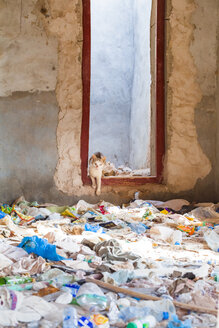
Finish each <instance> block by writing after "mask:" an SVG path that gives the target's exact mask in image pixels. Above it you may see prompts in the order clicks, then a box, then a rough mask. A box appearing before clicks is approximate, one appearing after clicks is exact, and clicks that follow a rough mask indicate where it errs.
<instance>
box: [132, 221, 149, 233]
mask: <svg viewBox="0 0 219 328" xmlns="http://www.w3.org/2000/svg"><path fill="white" fill-rule="evenodd" d="M128 226H129V228H131V229H132V231H133V232H135V233H137V234H138V235H140V234H142V233H144V232H145V231H146V230H147V229H148V227H147V226H146V225H145V224H143V223H141V222H139V223H128Z"/></svg>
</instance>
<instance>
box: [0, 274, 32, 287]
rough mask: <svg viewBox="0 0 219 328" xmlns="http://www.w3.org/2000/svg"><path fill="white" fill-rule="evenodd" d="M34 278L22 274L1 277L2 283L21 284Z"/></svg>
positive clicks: (0, 282)
mask: <svg viewBox="0 0 219 328" xmlns="http://www.w3.org/2000/svg"><path fill="white" fill-rule="evenodd" d="M32 281H33V278H31V277H20V276H8V277H1V278H0V285H6V284H7V285H19V284H25V283H28V282H32Z"/></svg>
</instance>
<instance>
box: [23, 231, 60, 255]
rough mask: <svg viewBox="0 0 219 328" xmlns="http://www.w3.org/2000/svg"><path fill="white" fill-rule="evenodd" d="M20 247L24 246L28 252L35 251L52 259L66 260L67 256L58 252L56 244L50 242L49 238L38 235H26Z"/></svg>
mask: <svg viewBox="0 0 219 328" xmlns="http://www.w3.org/2000/svg"><path fill="white" fill-rule="evenodd" d="M18 247H21V248H23V249H24V250H25V251H26V252H27V253H29V254H30V253H34V254H36V255H38V256H42V257H43V258H45V259H47V260H51V261H61V260H66V258H64V257H62V256H60V255H58V254H57V253H56V246H55V245H52V244H49V242H48V240H47V239H42V238H39V237H37V236H33V237H24V238H23V239H22V241H21V243H20V244H19V245H18Z"/></svg>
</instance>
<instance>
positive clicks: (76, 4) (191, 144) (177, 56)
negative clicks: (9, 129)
mask: <svg viewBox="0 0 219 328" xmlns="http://www.w3.org/2000/svg"><path fill="white" fill-rule="evenodd" d="M6 3H8V4H9V3H10V5H11V6H12V1H11V2H10V1H7V2H6V1H1V6H5V4H6ZM15 3H16V5H17V6H18V1H13V4H14V5H15ZM19 3H20V2H19ZM23 3H24V2H23ZM25 3H27V4H31V6H30V7H29V8H31V10H30V13H31V17H32V19H33V20H34V21H35V24H31V26H32V27H34V28H36V29H37V30H39V31H40V33H41V34H42V39H41V38H38V37H37V38H36V39H37V40H38V47H39V48H40V47H42V48H43V49H44V50H43V51H45V52H46V50H45V49H49V48H47V44H45V43H44V41H45V38H46V37H47V38H49V40H55V41H52V42H54V44H55V45H57V44H58V51H56V46H54V47H53V46H52V50H51V52H52V53H53V52H54V54H53V55H55V56H57V55H58V64H57V67H58V70H57V73H58V74H57V77H56V79H55V82H54V77H53V75H52V74H53V73H54V71H53V70H52V69H51V70H49V71H48V77H47V76H46V75H47V74H45V81H46V83H45V81H44V79H42V80H41V79H39V78H38V77H37V78H36V79H35V78H33V82H35V81H38V82H37V83H38V84H37V85H36V86H35V85H33V82H31V81H32V79H30V78H29V73H28V81H29V82H31V83H32V84H31V83H26V82H25V78H24V77H22V75H21V74H22V72H21V71H22V68H23V67H22V66H24V65H15V66H16V67H15V68H14V70H13V71H12V73H13V72H14V79H15V81H12V79H11V80H10V81H11V83H10V84H7V83H6V82H5V81H6V75H5V80H4V81H2V82H1V85H2V87H1V92H2V94H1V95H2V96H4V97H3V98H2V99H1V102H0V109H1V112H4V115H5V117H6V118H7V122H9V121H10V118H11V117H13V116H14V121H15V120H16V122H20V117H21V116H20V115H19V114H20V113H21V112H22V111H23V112H24V113H27V112H28V111H30V113H31V112H32V113H33V112H34V111H35V108H38V113H41V114H42V111H47V110H48V113H45V115H46V116H45V117H44V118H42V122H38V123H37V126H38V129H37V130H36V131H35V133H36V140H37V145H35V147H36V148H35V149H37V150H38V149H41V148H40V147H41V145H40V142H41V140H42V136H43V141H44V143H45V144H47V143H48V142H49V140H50V138H51V139H52V141H51V142H52V143H53V145H50V146H49V148H48V149H47V151H48V152H49V154H50V157H51V159H52V160H50V159H49V158H48V156H44V155H42V156H40V158H41V161H40V163H39V162H38V161H34V160H33V161H31V162H30V161H29V158H30V157H31V156H32V151H31V140H32V139H31V138H30V140H29V141H28V140H25V143H24V140H23V137H22V134H21V136H19V134H20V133H21V132H20V131H18V129H17V130H16V131H17V134H16V135H14V138H13V140H12V139H10V138H9V139H8V140H7V139H6V138H5V137H4V135H2V136H1V140H3V142H2V141H1V148H2V149H1V153H2V154H3V151H4V157H3V158H2V157H1V166H3V167H4V168H6V169H7V165H6V164H4V163H3V162H2V161H3V160H4V161H6V163H10V162H11V161H14V163H21V161H22V159H21V157H19V156H20V154H18V153H16V152H14V156H13V157H10V156H11V154H10V149H11V150H13V149H14V148H13V147H14V139H16V140H17V143H19V144H20V145H23V146H19V149H20V153H22V152H23V153H22V154H24V156H25V161H26V164H27V165H26V166H25V167H26V168H27V170H26V171H24V170H23V171H22V170H21V169H20V168H18V167H17V165H16V166H14V167H12V166H11V168H10V170H9V171H10V172H11V173H10V174H8V173H7V170H5V172H3V173H2V172H1V174H0V180H1V181H0V183H1V191H0V196H1V197H0V199H2V201H9V200H12V199H13V198H14V197H15V196H16V197H17V196H19V195H20V193H21V192H22V191H24V192H25V190H27V192H26V194H25V196H26V197H27V198H28V199H37V198H38V197H40V195H41V199H43V200H45V201H56V202H57V203H63V202H66V203H67V202H68V203H74V202H75V201H76V200H78V199H79V198H83V199H85V200H88V201H91V202H92V201H93V202H96V201H97V200H98V199H99V198H98V197H96V196H94V195H93V189H92V188H91V187H90V186H83V185H82V181H81V171H80V165H81V161H80V129H81V114H82V80H81V64H82V63H81V58H82V57H81V55H82V41H83V36H82V3H81V1H80V0H63V1H60V0H48V1H44V0H39V1H37V2H36V1H34V0H28V1H25ZM216 5H217V0H211V1H208V2H206V1H196V0H180V1H178V0H167V12H166V30H167V36H166V40H167V44H166V156H165V159H164V182H163V184H159V185H157V184H155V185H154V184H153V185H151V184H147V185H144V186H136V187H128V188H127V186H103V188H102V194H101V196H100V197H101V199H105V200H109V201H115V202H116V203H120V202H122V201H127V200H129V199H130V198H132V197H133V194H134V192H135V191H136V190H139V191H140V197H144V198H145V199H151V198H156V199H168V198H170V197H185V198H187V199H189V200H198V201H201V200H203V201H204V200H205V201H208V200H211V201H212V200H213V201H218V198H217V197H218V196H219V195H218V194H216V190H218V188H216V184H217V183H216V182H215V180H216V178H218V175H219V173H218V166H219V165H218V164H219V162H218V160H219V159H218V151H217V149H218V140H219V137H218V132H217V133H216V126H215V124H216V121H214V118H216V119H217V122H218V107H217V104H218V95H217V92H218V91H217V90H218V89H216V87H215V86H214V83H215V82H214V81H215V80H214V78H213V75H216V74H218V73H217V71H216V69H217V66H218V59H217V60H216V57H215V56H216V55H215V53H216V40H217V38H218V31H216V30H213V33H211V31H210V30H209V26H210V25H209V24H212V25H214V26H216V25H217V24H218V14H217V15H216V13H215V12H216V8H217V6H216ZM42 9H43V10H42ZM5 13H6V12H5ZM5 15H6V16H7V17H8V19H6V17H5V20H4V21H5V24H6V23H7V22H8V21H10V20H11V28H12V26H13V31H14V30H17V26H18V25H19V24H18V21H19V18H18V17H17V11H15V10H12V11H11V10H9V11H7V13H6V14H5ZM27 15H28V17H29V14H27ZM15 17H16V18H15ZM9 18H10V20H9ZM202 19H205V23H204V22H203V23H202ZM5 24H4V25H5ZM18 38H19V37H18ZM202 38H203V39H202ZM32 39H34V33H33V37H32ZM206 39H208V40H206ZM15 40H16V36H15ZM29 41H30V39H28V38H27V43H28V42H29ZM205 43H206V45H207V46H206V47H211V52H213V55H211V54H210V55H209V56H208V57H207V60H206V58H205V57H204V56H200V47H201V46H202V47H203V49H204V48H205V49H206V47H205ZM4 44H5V41H4V39H3V46H1V49H6V50H4V52H5V54H6V53H7V52H8V53H9V51H10V49H8V48H7V47H6V48H4ZM48 44H50V43H48ZM30 45H31V41H30ZM9 48H10V47H9ZM49 51H50V50H48V52H46V53H49ZM33 52H34V51H33ZM18 54H19V57H21V58H20V59H19V60H21V61H22V60H23V52H22V53H21V52H20V53H19V52H18ZM4 56H5V55H3V57H1V58H0V67H1V69H2V71H4V70H6V68H7V67H8V66H10V65H13V64H14V62H15V56H13V55H12V54H10V56H9V59H8V60H10V65H6V62H5V59H4V60H3V59H2V58H5V57H4ZM51 56H52V55H51ZM51 56H48V57H49V58H46V57H47V55H46V56H44V57H45V58H43V59H40V60H39V63H38V66H37V67H38V68H37V69H34V72H35V73H36V76H38V75H37V73H38V71H40V68H41V67H42V66H43V65H44V63H45V61H47V60H49V62H50V58H51ZM53 58H54V57H53ZM56 58H57V57H56ZM16 60H18V59H16ZM36 61H38V59H37V58H36ZM207 64H208V65H209V69H210V71H208V68H207ZM5 66H6V68H5ZM45 69H47V67H46V68H45ZM206 69H207V73H206ZM7 70H8V68H7ZM7 70H6V71H7ZM17 70H18V71H17ZM42 71H44V70H42ZM7 72H9V71H7ZM3 73H4V72H3ZM205 74H207V76H206V78H204V76H205ZM8 76H10V74H9V75H8ZM25 76H26V77H27V75H25ZM30 76H32V73H31V74H30ZM42 76H44V75H43V73H42ZM21 77H22V79H21ZM21 80H22V81H21ZM48 81H50V83H49V85H50V88H51V90H52V89H53V88H54V87H56V89H55V93H56V101H57V104H56V105H52V104H54V94H53V95H52V94H50V93H49V92H47V94H48V102H49V104H48V103H47V105H46V106H44V105H43V103H40V105H39V107H40V109H39V107H36V103H35V102H34V101H33V100H34V97H36V95H37V93H36V92H35V94H31V93H29V94H28V105H24V104H23V105H22V106H21V107H25V108H26V110H25V109H22V111H20V113H19V110H17V108H21V107H19V106H18V104H19V102H20V100H19V97H18V98H17V97H16V96H15V95H13V94H12V95H10V94H11V93H12V92H14V91H20V92H21V89H22V92H23V91H31V90H32V89H33V90H39V91H41V92H42V91H44V88H45V87H46V85H48V84H47V83H48ZM51 81H53V83H52V82H51ZM216 86H217V88H218V84H216ZM214 88H215V89H214ZM49 90H50V89H49ZM22 92H21V93H22ZM25 97H26V95H25ZM43 97H45V95H43ZM12 107H13V108H12ZM58 108H59V114H58V115H57V109H58ZM208 109H210V111H208ZM7 111H9V112H10V114H7V113H6V112H7ZM12 112H13V116H12ZM213 112H214V113H213ZM41 114H40V115H41ZM47 115H48V116H47ZM25 116H26V114H22V118H23V117H25ZM54 116H56V119H55V118H54ZM34 117H37V112H35V114H34ZM49 117H52V120H51V123H49V125H48V129H49V130H51V132H47V131H46V129H45V128H42V130H41V129H40V125H41V124H42V126H43V125H44V124H45V122H47V121H48V119H49ZM203 117H206V121H207V124H206V123H205V122H204V118H203ZM30 121H31V119H30V117H29V122H30ZM213 121H214V122H213ZM1 122H2V120H1ZM47 123H48V122H47ZM31 124H33V122H32V121H31ZM56 124H57V130H56V136H55V135H54V130H55V129H56ZM21 128H23V126H21ZM211 128H212V129H213V130H214V128H215V130H214V131H215V133H214V135H213V133H212V132H211V133H210V135H208V133H209V130H210V129H211ZM202 130H203V131H202ZM25 131H27V130H25ZM217 131H218V129H217ZM31 133H32V130H31V131H30V130H28V131H27V132H26V133H25V136H27V135H31ZM38 134H39V135H41V139H40V138H39V135H38ZM216 136H217V143H216ZM205 139H206V143H205V142H204V141H205ZM55 141H56V147H57V148H56V149H55V147H54V144H55ZM27 143H29V144H28V145H27ZM6 146H7V151H6V150H5V149H3V147H5V148H6ZM45 146H46V145H45ZM216 147H217V148H216ZM207 148H209V149H207ZM24 149H26V150H25V151H23V150H24ZM40 152H41V153H42V154H43V150H40ZM56 156H57V157H56ZM22 158H23V156H22ZM213 158H214V159H213ZM55 165H56V169H55V168H54V167H55ZM32 166H34V168H33V167H32ZM47 166H48V167H47ZM39 167H44V169H43V172H44V173H42V176H44V178H45V177H46V176H47V179H48V180H47V181H49V182H48V185H50V186H51V189H50V188H49V189H48V185H47V184H46V183H45V184H43V183H42V184H41V185H39V184H38V185H37V188H35V187H36V185H34V184H33V185H34V188H32V187H31V188H26V186H27V180H25V176H26V175H27V171H28V172H31V173H30V174H29V173H28V179H31V181H32V182H31V183H33V181H34V179H35V177H36V176H37V175H36V174H35V175H34V173H33V171H34V170H35V172H38V170H39ZM17 172H18V173H19V174H18V175H19V176H20V178H19V180H16V181H17V182H16V183H17V187H16V188H14V189H13V186H14V185H13V181H14V179H13V177H14V176H15V175H16V174H17ZM5 178H7V179H5ZM40 181H43V178H42V179H41V180H40ZM52 181H53V182H52ZM6 184H7V187H6ZM13 190H15V191H14V192H13ZM48 190H52V192H49V193H48ZM40 191H41V194H40Z"/></svg>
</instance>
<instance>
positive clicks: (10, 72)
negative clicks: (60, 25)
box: [0, 0, 58, 96]
mask: <svg viewBox="0 0 219 328" xmlns="http://www.w3.org/2000/svg"><path fill="white" fill-rule="evenodd" d="M36 3H37V0H26V1H17V0H15V1H14V0H7V1H4V0H0V51H1V58H0V96H8V95H10V94H12V92H15V91H30V92H34V91H39V90H40V91H51V90H55V87H56V75H57V73H56V72H57V60H58V57H57V45H58V44H57V40H56V38H54V37H52V36H51V35H47V34H46V32H45V30H44V29H43V28H42V26H41V25H40V23H39V20H38V18H37V16H36V15H35V14H34V8H35V6H36Z"/></svg>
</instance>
